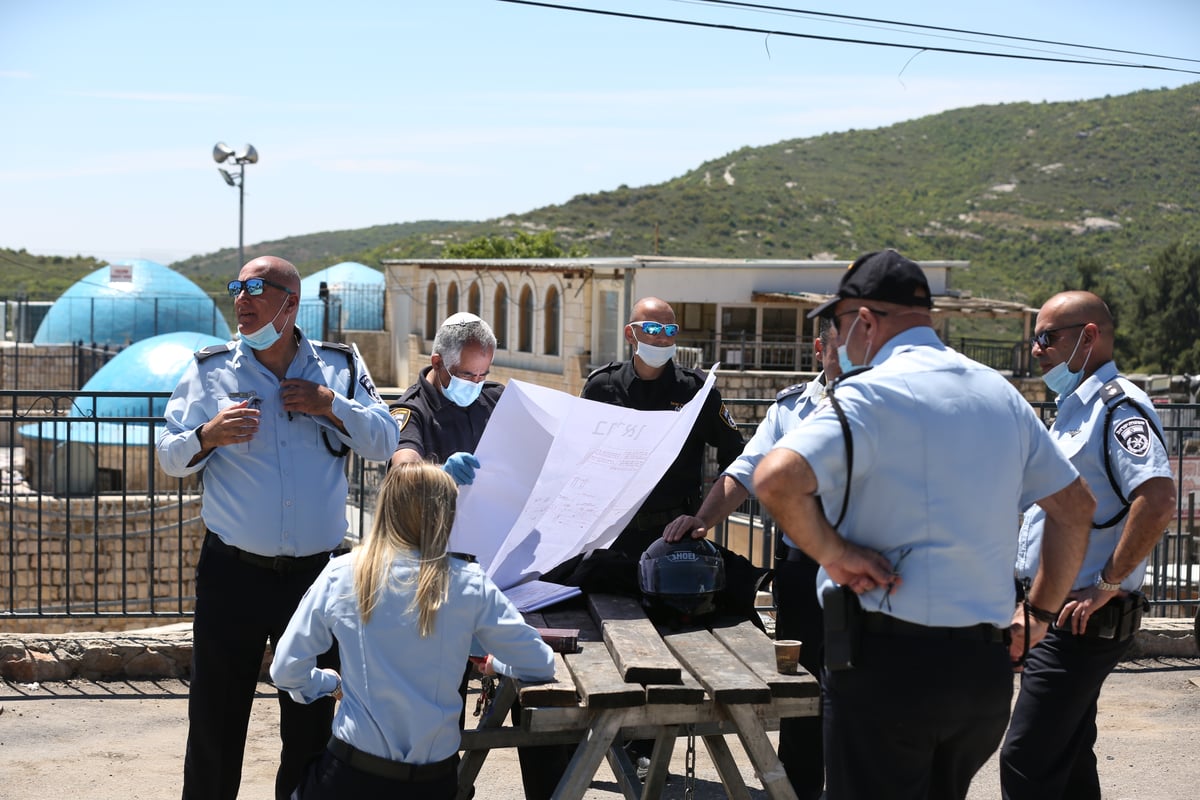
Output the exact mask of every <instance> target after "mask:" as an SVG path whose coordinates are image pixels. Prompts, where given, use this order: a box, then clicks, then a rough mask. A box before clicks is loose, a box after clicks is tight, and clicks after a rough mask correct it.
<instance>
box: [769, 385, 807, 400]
mask: <svg viewBox="0 0 1200 800" xmlns="http://www.w3.org/2000/svg"><path fill="white" fill-rule="evenodd" d="M807 388H808V381H805V382H804V383H793V384H792V385H791V386H787V387H784V388H783V389H780V390H779V392H778V393H777V394H776V395H775V402H776V403H778V402H779V401H780V400H786V399H787V398H789V397H792V396H794V395H798V394H803V393H804V390H806V389H807Z"/></svg>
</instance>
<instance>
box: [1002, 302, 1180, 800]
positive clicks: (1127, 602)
mask: <svg viewBox="0 0 1200 800" xmlns="http://www.w3.org/2000/svg"><path fill="white" fill-rule="evenodd" d="M1113 327H1114V326H1113V319H1112V315H1111V314H1110V313H1109V310H1108V307H1107V306H1106V305H1105V304H1104V302H1103V301H1102V300H1101V299H1100V298H1099V297H1097V296H1096V295H1094V294H1092V293H1090V292H1063V293H1061V294H1057V295H1055V296H1054V297H1051V298H1050V299H1049V300H1047V301H1046V303H1045V305H1043V306H1042V308H1041V311H1040V312H1039V313H1038V320H1037V327H1036V332H1035V334H1034V336H1033V339H1032V342H1031V344H1032V348H1033V355H1034V357H1036V358H1037V359H1038V362H1039V364H1040V365H1041V368H1042V373H1043V375H1042V377H1043V380H1045V382H1046V384H1047V385H1048V386H1049V387H1050V389H1051V390H1053V391H1054V392H1056V393H1057V395H1058V397H1057V403H1058V415H1057V417H1056V418H1055V420H1054V424H1053V425H1052V426H1051V428H1050V435H1051V436H1052V437H1053V438H1054V441H1055V442H1056V443H1057V444H1058V447H1059V448H1060V449H1061V450H1062V451H1063V453H1064V454H1066V455H1067V456H1068V457H1069V458H1070V459H1071V463H1072V464H1074V465H1075V467H1076V468H1077V469H1078V470H1079V472H1080V474H1081V475H1083V477H1084V478H1085V479H1086V480H1087V482H1088V485H1089V486H1090V487H1091V488H1092V491H1093V492H1094V493H1095V495H1096V502H1097V507H1096V514H1095V517H1094V520H1093V522H1092V526H1093V527H1092V532H1091V536H1090V537H1089V540H1088V547H1087V553H1086V555H1085V556H1084V560H1083V566H1082V568H1081V569H1080V570H1079V574H1078V576H1077V577H1076V578H1075V582H1074V584H1073V591H1072V592H1071V593H1070V595H1069V596H1068V600H1067V603H1066V605H1065V606H1064V607H1063V608H1061V609H1059V607H1058V606H1053V607H1050V608H1045V609H1036V611H1037V613H1039V615H1041V616H1043V617H1045V618H1046V619H1054V620H1055V622H1056V624H1055V626H1054V627H1053V628H1052V629H1051V630H1050V632H1049V634H1048V635H1047V636H1046V638H1045V639H1044V640H1043V641H1042V643H1041V644H1039V645H1038V646H1037V647H1035V648H1033V650H1032V651H1030V653H1029V658H1028V660H1027V663H1026V665H1025V671H1024V674H1023V675H1022V676H1021V693H1020V696H1019V697H1018V699H1017V704H1016V707H1015V708H1014V710H1013V719H1012V725H1011V726H1010V728H1009V732H1008V735H1007V737H1006V738H1005V742H1004V747H1003V749H1002V750H1001V758H1000V781H1001V789H1002V793H1003V796H1004V797H1005V798H1008V799H1009V800H1023V799H1024V798H1060V797H1071V798H1096V799H1097V800H1098V798H1099V797H1100V780H1099V776H1098V775H1097V771H1096V756H1095V753H1094V752H1093V749H1092V747H1093V745H1094V743H1095V741H1096V705H1097V700H1098V698H1099V695H1100V689H1101V686H1102V685H1103V683H1104V680H1105V679H1106V678H1107V677H1108V674H1109V673H1110V672H1111V671H1112V669H1113V667H1115V666H1116V664H1117V662H1118V661H1119V660H1120V659H1121V657H1122V656H1123V655H1124V654H1125V653H1126V652H1127V651H1128V649H1129V646H1130V645H1131V644H1132V642H1133V636H1134V634H1135V633H1136V632H1137V628H1138V625H1139V624H1140V621H1141V614H1142V611H1143V608H1144V606H1145V599H1144V597H1143V596H1142V595H1141V594H1140V589H1141V588H1142V578H1143V577H1144V576H1145V573H1146V563H1147V560H1148V559H1149V557H1150V553H1151V551H1152V550H1153V549H1154V546H1155V544H1157V543H1158V541H1159V539H1160V538H1161V537H1162V531H1163V529H1164V528H1165V527H1166V526H1167V524H1168V523H1169V522H1170V519H1171V517H1172V515H1173V514H1174V511H1175V482H1174V480H1173V479H1172V476H1171V464H1170V458H1169V454H1168V453H1167V450H1166V447H1165V446H1164V444H1163V432H1162V424H1161V423H1160V422H1159V419H1158V416H1157V415H1156V414H1155V413H1154V406H1153V404H1152V403H1151V402H1150V399H1149V398H1148V397H1147V396H1146V395H1145V393H1144V392H1142V391H1141V390H1140V389H1139V388H1138V387H1137V386H1135V385H1134V384H1132V383H1130V382H1129V381H1128V380H1126V379H1124V378H1121V377H1119V376H1118V374H1117V367H1116V365H1115V364H1114V363H1113V361H1112V350H1113ZM1045 521H1046V517H1045V513H1044V512H1043V510H1042V509H1041V508H1038V507H1036V506H1035V507H1034V508H1033V509H1031V511H1030V512H1029V513H1028V514H1026V515H1025V519H1024V522H1023V524H1022V527H1021V535H1020V546H1019V548H1018V552H1017V561H1016V568H1017V575H1018V577H1019V578H1030V577H1032V576H1033V575H1034V574H1036V571H1037V568H1038V565H1039V564H1040V563H1041V562H1042V560H1043V555H1044V548H1045V546H1046V544H1047V539H1048V534H1047V531H1046V530H1045Z"/></svg>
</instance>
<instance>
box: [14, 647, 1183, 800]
mask: <svg viewBox="0 0 1200 800" xmlns="http://www.w3.org/2000/svg"><path fill="white" fill-rule="evenodd" d="M259 690H260V691H259V695H258V699H257V700H256V702H255V704H254V713H253V716H252V718H251V721H250V734H249V739H248V745H247V754H246V766H245V772H244V774H243V778H242V792H241V797H243V798H249V799H250V800H255V799H257V798H263V799H264V800H266V799H268V798H270V797H271V794H272V786H273V780H274V772H275V763H276V762H275V759H276V757H277V752H278V739H277V736H276V727H277V724H278V711H277V709H276V704H275V695H274V691H273V690H272V688H271V687H270V686H269V685H267V684H261V685H260V686H259ZM1099 722H1100V740H1099V742H1098V744H1097V755H1098V757H1099V761H1100V770H1101V779H1102V781H1103V783H1104V786H1105V797H1106V798H1107V800H1132V799H1134V798H1153V800H1184V798H1188V799H1189V800H1190V798H1194V797H1196V787H1197V786H1198V785H1200V759H1197V758H1196V746H1197V742H1200V659H1197V658H1156V659H1141V660H1136V661H1128V662H1125V663H1123V664H1122V665H1121V666H1120V667H1119V668H1118V670H1117V671H1116V672H1115V673H1114V674H1113V675H1112V676H1111V677H1110V678H1109V680H1108V683H1107V684H1106V685H1105V689H1104V692H1103V694H1102V696H1101V698H1100V720H1099ZM773 736H774V735H772V737H773ZM186 737H187V684H186V683H185V682H183V681H177V680H160V681H132V682H130V681H121V682H106V683H99V682H89V681H71V682H66V683H47V684H40V685H31V684H13V683H0V786H2V787H3V788H2V789H0V795H2V796H3V797H4V798H5V800H44V798H65V797H73V796H81V797H88V798H89V799H90V800H136V798H147V799H149V798H154V800H159V799H160V798H163V797H178V796H179V793H180V775H181V772H182V765H183V749H184V742H185V740H186ZM684 745H685V743H684V741H682V740H681V741H680V742H679V743H678V744H677V745H676V748H675V759H674V764H673V767H672V771H673V772H674V773H675V774H676V775H679V774H680V773H682V771H683V755H684ZM730 746H731V748H732V750H733V752H734V754H735V755H740V754H741V747H740V746H739V745H738V743H737V742H736V741H731V742H730ZM742 763H743V764H744V767H743V772H745V773H746V774H747V778H748V780H749V781H750V784H751V786H752V787H755V788H752V790H751V797H753V798H754V799H755V800H759V799H760V798H764V797H765V796H766V795H765V793H764V792H763V791H761V789H760V788H757V787H759V786H760V784H759V783H758V781H757V780H756V779H755V778H754V777H753V775H752V774H751V773H750V770H749V767H748V765H745V762H744V760H743V762H742ZM696 767H697V769H696V772H697V774H696V792H695V797H696V798H697V800H716V798H722V797H724V796H725V794H724V791H723V790H722V788H721V784H720V782H719V781H718V779H717V776H716V772H715V770H713V768H712V765H711V762H710V761H709V759H708V755H707V753H706V752H705V751H704V749H703V746H702V745H700V744H698V745H697V758H696ZM478 788H479V791H478V793H477V795H476V796H477V797H488V798H493V800H509V798H512V799H513V800H517V799H518V798H520V797H521V796H522V792H521V783H520V773H519V770H518V767H517V761H516V754H515V752H513V751H497V752H494V753H492V754H491V755H490V756H489V758H488V762H487V763H486V764H485V765H484V768H483V772H482V773H481V775H480V781H479V787H478ZM683 788H684V787H683V780H682V778H680V777H676V778H674V779H673V780H672V782H671V783H670V784H668V786H667V791H666V793H665V794H664V797H666V798H680V797H682V796H683ZM615 796H618V792H617V788H616V784H615V783H614V782H613V780H612V775H611V774H610V773H609V772H608V771H607V767H606V766H603V765H602V766H601V771H600V773H599V774H598V776H597V780H596V781H594V782H593V783H592V786H591V788H590V789H589V790H588V792H587V794H586V795H585V800H604V799H605V798H612V797H615ZM998 796H999V789H998V784H997V778H996V765H995V758H993V759H992V761H991V762H990V763H989V764H988V765H987V766H985V768H984V769H983V770H982V771H981V772H980V774H979V775H978V776H977V777H976V780H975V784H974V786H973V787H972V790H971V793H970V800H991V798H996V797H998Z"/></svg>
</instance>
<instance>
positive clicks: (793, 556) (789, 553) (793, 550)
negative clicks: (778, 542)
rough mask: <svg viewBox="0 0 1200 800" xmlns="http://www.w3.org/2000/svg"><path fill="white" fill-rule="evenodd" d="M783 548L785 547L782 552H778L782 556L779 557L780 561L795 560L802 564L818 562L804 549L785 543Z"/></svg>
mask: <svg viewBox="0 0 1200 800" xmlns="http://www.w3.org/2000/svg"><path fill="white" fill-rule="evenodd" d="M782 548H783V549H782V552H780V553H779V554H778V555H779V556H780V558H779V560H780V561H795V562H798V563H800V564H816V563H817V562H816V561H815V560H814V559H812V558H810V557H809V555H808V554H807V553H805V552H804V551H803V550H801V549H800V548H798V547H792V546H791V545H786V544H785V545H782Z"/></svg>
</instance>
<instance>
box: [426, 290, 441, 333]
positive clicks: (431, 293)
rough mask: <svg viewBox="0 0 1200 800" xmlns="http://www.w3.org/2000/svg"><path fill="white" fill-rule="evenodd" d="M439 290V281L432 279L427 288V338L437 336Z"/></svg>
mask: <svg viewBox="0 0 1200 800" xmlns="http://www.w3.org/2000/svg"><path fill="white" fill-rule="evenodd" d="M438 322H439V320H438V291H437V282H436V281H430V282H429V286H427V287H426V288H425V338H426V339H432V338H433V337H435V336H437V329H438Z"/></svg>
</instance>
